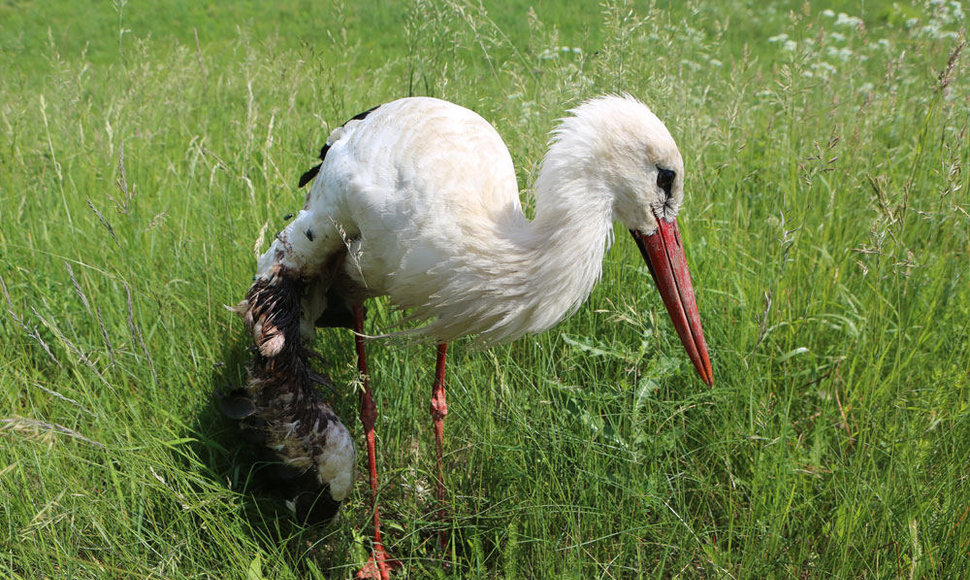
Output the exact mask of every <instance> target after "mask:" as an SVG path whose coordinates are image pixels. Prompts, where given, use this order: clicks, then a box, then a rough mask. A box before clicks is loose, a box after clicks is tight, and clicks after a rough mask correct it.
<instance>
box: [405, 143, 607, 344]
mask: <svg viewBox="0 0 970 580" xmlns="http://www.w3.org/2000/svg"><path fill="white" fill-rule="evenodd" d="M588 146H589V144H588V143H584V142H580V137H579V136H578V135H576V134H568V133H564V132H561V133H560V134H559V135H558V138H557V139H556V140H555V141H554V142H553V144H552V146H551V148H550V150H549V152H548V153H547V154H546V157H545V158H544V160H543V163H542V166H541V168H540V170H539V175H538V178H537V179H536V183H535V197H536V214H535V219H534V220H533V221H531V222H530V221H528V220H527V219H526V218H525V216H524V215H523V214H522V212H521V210H519V209H518V208H515V209H514V213H513V210H510V211H509V212H507V213H506V214H504V215H501V216H499V218H498V219H496V220H495V222H494V228H485V229H484V230H483V231H481V232H479V233H478V235H477V236H476V238H477V239H475V240H472V243H470V244H469V247H468V250H469V253H468V254H466V255H465V256H463V259H462V264H461V267H460V269H458V270H456V271H454V275H451V276H448V277H447V279H446V280H444V287H443V288H442V289H441V291H440V293H439V294H438V296H435V297H432V300H431V302H429V303H428V304H427V305H426V306H425V307H419V308H418V309H417V310H416V311H415V312H414V317H415V318H419V319H422V318H427V317H432V316H433V317H436V320H435V321H434V322H432V323H431V324H430V325H429V326H427V327H425V329H424V330H423V332H422V333H423V334H426V335H428V336H433V337H435V338H436V339H438V340H442V341H448V340H451V339H453V338H455V337H458V336H463V335H467V334H477V335H478V342H479V343H481V344H494V343H499V342H506V341H509V340H513V339H515V338H518V337H520V336H522V335H524V334H528V333H535V332H541V331H543V330H546V329H548V328H550V327H551V326H553V325H555V324H556V323H557V322H559V321H560V320H562V319H563V318H565V317H566V316H568V315H570V314H572V313H573V312H574V311H575V310H576V309H577V308H578V307H579V306H580V305H581V304H582V303H583V302H584V301H585V300H586V298H587V297H589V294H590V292H592V290H593V287H594V286H595V285H596V282H597V281H598V280H599V278H600V274H601V273H602V268H603V257H604V255H605V253H606V250H607V249H608V248H609V246H610V244H611V243H612V239H613V225H612V221H613V200H614V195H613V194H612V192H610V191H609V190H608V189H607V186H606V185H605V183H603V182H602V181H601V180H600V179H598V178H596V177H595V175H596V174H597V172H596V171H595V169H594V168H593V167H590V165H591V164H592V163H593V162H592V160H591V158H590V156H589V151H588ZM591 176H594V177H591ZM446 297H447V298H446ZM490 298H495V299H490Z"/></svg>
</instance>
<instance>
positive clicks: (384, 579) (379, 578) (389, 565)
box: [354, 544, 402, 580]
mask: <svg viewBox="0 0 970 580" xmlns="http://www.w3.org/2000/svg"><path fill="white" fill-rule="evenodd" d="M401 565H402V564H401V562H399V561H398V560H395V559H394V558H391V557H390V556H389V555H388V553H387V551H386V550H384V546H382V545H381V544H376V545H375V546H374V551H373V552H372V553H371V555H370V560H367V563H366V564H364V567H363V568H361V569H360V572H357V575H356V576H354V578H358V579H367V580H371V579H373V580H389V579H390V577H391V571H392V570H396V569H398V568H400V567H401Z"/></svg>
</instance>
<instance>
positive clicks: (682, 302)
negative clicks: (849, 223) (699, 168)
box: [239, 96, 712, 577]
mask: <svg viewBox="0 0 970 580" xmlns="http://www.w3.org/2000/svg"><path fill="white" fill-rule="evenodd" d="M571 113H572V114H571V115H570V116H568V117H567V118H566V119H564V120H562V121H561V122H560V124H559V125H558V127H557V128H556V129H555V130H554V131H553V133H552V139H551V143H550V148H549V151H548V153H547V155H546V156H545V158H544V159H543V161H542V165H541V167H540V169H539V174H538V176H537V179H536V181H535V218H534V219H533V220H531V221H530V220H528V219H527V218H526V217H525V215H524V214H523V212H522V208H521V205H520V202H519V192H518V187H517V183H516V177H515V171H514V168H513V165H512V159H511V157H510V155H509V152H508V150H507V149H506V147H505V144H504V143H503V142H502V139H501V138H500V137H499V135H498V133H497V132H496V131H495V129H494V128H493V127H492V126H491V125H489V124H488V122H486V121H485V120H484V119H482V118H481V117H480V116H479V115H477V114H476V113H473V112H472V111H469V110H468V109H465V108H463V107H460V106H458V105H454V104H452V103H448V102H445V101H441V100H437V99H432V98H407V99H400V100H397V101H394V102H391V103H388V104H385V105H381V106H380V107H377V108H375V109H373V110H372V111H369V112H368V113H364V114H361V115H358V116H357V117H355V118H354V119H353V120H351V121H350V122H348V123H347V124H346V125H344V126H343V127H340V128H338V129H336V130H335V131H333V133H332V134H331V135H330V137H329V139H328V140H327V145H326V147H324V149H323V151H322V152H321V157H322V163H321V164H320V165H319V166H318V167H317V168H314V169H313V170H311V171H310V172H308V174H307V176H305V180H306V179H309V178H313V177H314V175H315V178H314V179H313V184H312V187H311V189H310V193H309V195H308V196H307V200H306V204H305V206H304V208H303V210H302V211H301V212H300V213H299V215H298V216H297V217H296V218H295V219H294V220H293V221H292V222H291V223H290V224H289V225H288V226H287V227H286V229H285V230H284V231H282V232H281V233H280V234H279V235H278V236H277V237H276V239H275V240H274V241H273V243H272V245H271V247H270V248H269V250H267V251H266V253H265V254H263V255H262V256H261V257H260V259H259V263H258V269H257V276H256V280H255V282H254V284H253V288H252V289H251V290H250V293H249V296H248V297H247V300H246V301H244V302H243V303H241V304H240V306H239V310H240V311H241V312H243V313H244V314H245V316H246V317H247V321H248V323H249V324H250V326H251V328H252V330H253V334H254V338H255V343H256V346H257V347H258V354H257V358H256V362H255V364H254V366H255V367H256V369H257V370H258V371H260V372H262V373H263V375H268V376H270V377H271V378H272V379H273V380H269V381H264V383H265V384H267V385H272V384H275V383H274V381H275V382H282V383H283V384H290V383H292V381H290V383H287V382H286V380H282V381H281V380H279V379H277V378H274V377H276V376H277V375H280V374H281V373H282V374H286V373H287V372H288V369H289V368H291V367H293V366H294V365H293V364H290V363H287V364H279V365H277V364H276V363H275V361H276V360H277V359H278V358H279V359H281V360H282V359H285V358H286V357H290V358H293V357H296V359H298V360H296V361H295V362H296V363H300V362H301V360H302V358H301V357H303V356H305V355H304V354H303V353H304V352H305V350H304V346H303V344H304V343H306V342H308V341H309V340H310V339H311V338H312V336H313V333H314V330H315V327H316V325H318V324H322V325H332V324H329V323H328V321H329V322H331V323H332V322H333V320H335V319H343V320H344V322H343V323H342V324H338V325H349V323H347V322H346V320H349V318H350V317H349V316H347V315H346V314H347V313H348V312H350V311H353V314H354V317H353V318H354V323H353V326H354V329H355V331H356V332H358V333H359V334H360V333H362V330H363V322H362V315H361V310H360V305H361V303H362V302H363V301H364V300H365V299H366V298H369V297H373V296H380V295H387V296H389V297H390V299H391V301H392V302H393V303H394V304H395V305H397V306H399V307H401V308H403V309H406V310H408V311H409V313H410V317H411V319H412V320H417V321H421V322H424V323H425V324H424V325H422V326H419V327H418V328H417V329H415V330H410V331H407V332H410V333H412V334H415V335H418V336H420V337H422V338H426V339H429V340H433V341H435V342H437V343H438V344H439V345H440V346H439V353H438V356H439V358H438V373H437V378H436V381H435V387H434V396H433V399H432V415H433V416H434V418H435V427H436V439H437V443H438V452H439V470H440V453H441V439H442V429H443V427H442V421H443V419H444V415H445V414H447V406H446V405H445V401H444V360H445V347H444V345H445V343H447V342H449V341H452V340H454V339H456V338H458V337H461V336H468V335H473V336H476V337H477V340H479V341H480V342H482V343H483V344H494V343H498V342H503V341H508V340H512V339H515V338H517V337H520V336H522V335H524V334H527V333H533V332H540V331H542V330H545V329H547V328H549V327H551V326H553V325H554V324H556V323H557V322H559V321H560V320H562V319H563V318H564V317H565V316H568V315H569V314H571V313H572V312H574V311H575V310H576V309H577V308H578V307H579V306H580V304H582V302H583V301H584V300H585V299H586V298H587V297H588V296H589V294H590V292H591V291H592V289H593V286H594V285H595V284H596V282H597V280H598V279H599V277H600V274H601V272H602V262H603V257H604V254H605V252H606V251H607V249H608V248H609V246H610V245H611V243H612V242H613V222H614V221H620V222H622V223H623V224H624V225H626V227H627V228H629V230H630V231H631V233H632V234H633V237H634V239H635V241H636V243H637V245H638V246H639V248H640V250H641V253H642V254H643V257H644V259H645V260H646V262H647V264H648V266H649V267H650V271H651V274H652V275H653V278H654V281H655V283H656V284H657V286H658V289H659V290H660V293H661V295H662V297H663V299H664V303H665V306H666V307H667V310H668V312H669V313H670V315H671V318H672V320H673V323H674V327H675V328H676V330H677V332H678V334H679V335H680V338H681V341H682V343H683V344H684V347H685V348H686V350H687V352H688V355H689V356H690V359H691V361H692V362H693V364H694V366H695V368H696V369H697V371H698V373H700V375H701V377H702V379H703V380H704V381H705V382H707V383H708V384H710V383H711V380H712V374H711V365H710V361H709V359H708V355H707V347H706V344H705V342H704V337H703V332H702V330H701V324H700V318H699V315H698V314H697V307H696V303H695V301H694V293H693V289H692V286H691V280H690V274H689V272H688V270H687V263H686V259H685V257H684V252H683V248H682V246H681V241H680V236H679V233H678V229H677V224H676V220H675V217H676V215H677V212H678V210H679V209H680V205H681V203H682V201H683V169H684V168H683V161H682V159H681V155H680V152H679V151H678V149H677V146H676V144H675V143H674V140H673V138H672V137H671V135H670V133H669V132H668V131H667V129H666V127H665V126H664V125H663V123H662V122H661V121H660V120H659V119H658V118H657V117H656V116H655V115H654V114H653V113H652V112H651V111H650V110H649V109H648V108H647V107H646V106H645V105H644V104H642V103H640V102H639V101H637V100H635V99H633V98H631V97H627V96H605V97H600V98H596V99H592V100H590V101H587V102H585V103H583V104H582V105H580V106H579V107H577V108H576V109H575V110H573V111H572V112H571ZM297 304H299V308H296V305H297ZM294 310H298V312H294ZM341 310H342V311H343V312H344V314H345V316H343V317H342V316H341V313H340V311H341ZM297 329H298V330H297ZM363 352H364V346H363V341H362V340H358V364H359V367H360V369H361V371H362V372H363V373H365V364H364V356H363ZM284 355H285V356H284ZM295 367H298V368H302V367H300V365H299V364H296V365H295ZM365 378H366V373H365ZM296 382H299V380H297V381H296ZM303 382H306V381H303ZM261 389H263V390H265V389H264V385H263V384H258V385H255V386H253V384H252V382H251V386H250V391H251V395H252V396H253V397H254V398H256V397H257V395H258V396H260V397H262V400H267V393H265V392H263V390H261ZM325 411H326V412H329V408H327V409H325ZM374 413H375V410H374V406H373V402H372V401H371V398H370V390H369V386H368V385H367V384H366V382H365V389H364V393H363V397H362V421H363V422H364V426H365V431H366V433H367V437H368V441H369V460H370V471H371V486H372V489H373V490H374V492H375V494H376V489H377V483H376V467H375V463H374V452H373V416H374ZM329 420H330V424H331V427H332V428H333V426H332V418H331V419H329ZM339 427H340V428H341V429H342V428H343V426H342V425H340V426H339ZM335 439H336V440H335V441H334V445H335V446H339V445H343V443H345V441H344V439H345V437H344V436H340V437H336V438H335ZM345 447H346V446H345V445H343V447H341V449H342V450H345ZM327 453H328V451H327V450H326V449H324V450H323V451H320V450H312V451H311V452H307V453H306V455H308V456H311V457H325V456H327ZM341 453H343V451H342V452H341ZM281 457H282V452H281ZM327 457H331V459H330V460H328V461H327V463H326V466H325V465H322V464H321V465H318V472H319V479H320V481H321V484H323V485H325V486H327V485H330V486H331V487H333V486H334V485H335V483H334V484H332V483H328V482H331V481H333V482H337V481H339V482H340V483H341V484H343V483H344V481H345V480H346V478H344V477H337V476H336V475H335V474H334V473H332V472H333V469H332V468H333V466H334V465H338V464H339V465H343V464H346V463H347V461H346V460H347V458H346V457H344V455H343V454H340V457H341V458H342V459H341V460H340V461H336V460H334V459H332V457H333V456H327ZM283 459H284V461H286V458H285V457H283ZM350 459H351V460H352V457H351V458H350ZM325 467H326V469H327V470H328V471H327V473H326V474H325V473H324V471H325ZM339 487H340V489H339V492H340V493H339V495H341V496H343V495H344V494H345V488H344V485H340V486H339ZM334 491H336V490H334ZM332 495H333V494H332ZM334 497H335V496H334ZM441 497H443V488H442V484H441V481H440V471H439V498H441ZM374 517H375V528H376V529H375V563H374V565H375V568H374V570H372V571H375V570H376V572H375V573H379V575H380V576H381V577H386V573H387V566H386V561H385V560H386V556H385V555H384V552H383V548H382V547H381V542H380V533H379V521H378V516H377V510H376V500H375V511H374Z"/></svg>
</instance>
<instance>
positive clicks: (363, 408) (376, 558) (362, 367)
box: [354, 304, 400, 580]
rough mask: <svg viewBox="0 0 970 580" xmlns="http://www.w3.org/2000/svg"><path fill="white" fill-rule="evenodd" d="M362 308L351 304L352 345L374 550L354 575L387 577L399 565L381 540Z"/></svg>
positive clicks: (374, 411)
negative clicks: (359, 388) (360, 383)
mask: <svg viewBox="0 0 970 580" xmlns="http://www.w3.org/2000/svg"><path fill="white" fill-rule="evenodd" d="M363 333H364V310H363V307H362V306H361V305H359V304H358V305H356V306H354V344H355V346H356V347H357V370H359V371H360V376H361V381H363V386H364V388H363V390H362V391H361V393H360V422H361V423H362V424H363V425H364V436H365V437H366V438H367V466H368V468H369V472H370V490H371V508H372V509H373V512H374V552H373V553H372V554H371V557H370V560H368V561H367V564H365V565H364V567H363V568H362V569H361V571H360V572H358V573H357V578H377V579H380V580H388V579H389V578H390V574H391V569H393V568H396V567H398V566H400V563H399V562H397V561H396V560H392V559H391V558H390V557H389V556H388V555H387V552H386V551H384V544H383V542H381V516H380V510H379V509H378V506H377V450H376V447H375V442H374V421H375V420H376V419H377V408H376V407H375V405H374V398H373V397H372V396H371V390H370V381H369V380H368V378H367V361H366V359H365V357H364V336H363Z"/></svg>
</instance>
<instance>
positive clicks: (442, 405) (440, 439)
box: [431, 343, 448, 548]
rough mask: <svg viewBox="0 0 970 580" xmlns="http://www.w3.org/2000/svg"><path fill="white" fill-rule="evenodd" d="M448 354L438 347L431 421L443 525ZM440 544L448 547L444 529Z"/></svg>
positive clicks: (439, 517) (439, 516) (440, 345)
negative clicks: (436, 456)
mask: <svg viewBox="0 0 970 580" xmlns="http://www.w3.org/2000/svg"><path fill="white" fill-rule="evenodd" d="M447 352H448V345H447V344H446V343H441V344H439V345H438V359H437V362H436V364H435V372H434V385H433V386H432V387H431V420H432V421H433V422H434V441H435V448H436V450H437V454H438V481H437V494H436V495H437V499H438V519H439V520H440V521H441V522H442V523H443V522H444V520H445V517H446V515H447V514H446V512H445V482H444V470H443V468H442V455H443V454H444V438H445V416H447V415H448V403H447V401H446V400H445V356H446V355H447ZM438 544H439V546H440V547H441V548H444V547H445V546H446V545H447V536H446V532H445V530H444V528H442V529H441V531H440V536H439V537H438Z"/></svg>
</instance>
